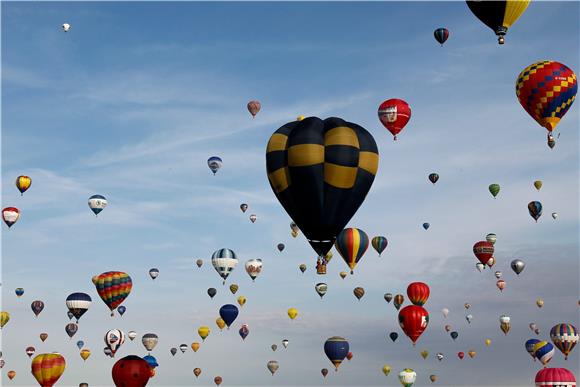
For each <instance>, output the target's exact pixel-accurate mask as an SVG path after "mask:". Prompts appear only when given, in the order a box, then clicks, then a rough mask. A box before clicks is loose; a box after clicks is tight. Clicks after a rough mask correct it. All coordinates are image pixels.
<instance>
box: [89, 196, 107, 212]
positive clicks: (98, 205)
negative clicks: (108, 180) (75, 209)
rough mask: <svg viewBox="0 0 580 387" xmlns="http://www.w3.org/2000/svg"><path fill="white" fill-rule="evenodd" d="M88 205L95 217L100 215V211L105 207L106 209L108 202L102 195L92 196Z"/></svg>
mask: <svg viewBox="0 0 580 387" xmlns="http://www.w3.org/2000/svg"><path fill="white" fill-rule="evenodd" d="M88 204H89V208H90V209H91V211H93V213H94V214H95V216H97V215H99V214H100V213H101V211H103V210H104V209H105V207H107V204H109V202H108V201H107V198H106V197H104V196H103V195H93V196H91V197H90V198H89V203H88Z"/></svg>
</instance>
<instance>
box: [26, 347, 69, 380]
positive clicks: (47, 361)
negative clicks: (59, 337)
mask: <svg viewBox="0 0 580 387" xmlns="http://www.w3.org/2000/svg"><path fill="white" fill-rule="evenodd" d="M31 367H32V375H33V376H34V378H35V379H36V381H37V382H38V384H39V385H41V386H42V387H52V386H53V385H54V384H55V383H56V382H57V381H58V379H59V378H60V377H61V375H62V374H63V373H64V369H65V368H66V362H65V360H64V357H62V355H60V354H58V353H42V354H40V355H36V356H35V357H34V359H32V364H31Z"/></svg>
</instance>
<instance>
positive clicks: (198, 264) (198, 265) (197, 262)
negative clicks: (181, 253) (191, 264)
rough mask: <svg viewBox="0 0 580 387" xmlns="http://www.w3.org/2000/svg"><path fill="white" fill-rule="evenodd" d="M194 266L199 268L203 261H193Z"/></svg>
mask: <svg viewBox="0 0 580 387" xmlns="http://www.w3.org/2000/svg"><path fill="white" fill-rule="evenodd" d="M195 264H196V265H197V267H201V266H202V265H203V259H198V260H197V261H195Z"/></svg>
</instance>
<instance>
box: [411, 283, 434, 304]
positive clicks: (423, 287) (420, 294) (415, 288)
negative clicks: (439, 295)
mask: <svg viewBox="0 0 580 387" xmlns="http://www.w3.org/2000/svg"><path fill="white" fill-rule="evenodd" d="M429 293H430V292H429V286H427V284H426V283H423V282H412V283H410V284H409V286H407V296H409V300H411V303H413V304H414V305H418V306H423V305H424V304H425V303H426V302H427V300H428V299H429Z"/></svg>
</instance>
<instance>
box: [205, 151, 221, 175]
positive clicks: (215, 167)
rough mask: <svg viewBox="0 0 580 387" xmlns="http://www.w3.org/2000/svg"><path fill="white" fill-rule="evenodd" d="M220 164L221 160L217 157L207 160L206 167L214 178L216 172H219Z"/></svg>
mask: <svg viewBox="0 0 580 387" xmlns="http://www.w3.org/2000/svg"><path fill="white" fill-rule="evenodd" d="M222 164H223V162H222V159H221V158H219V157H217V156H212V157H210V158H209V159H207V166H208V167H209V169H210V170H211V171H212V172H213V175H214V176H215V174H216V172H217V171H219V170H220V168H221V167H222Z"/></svg>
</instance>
